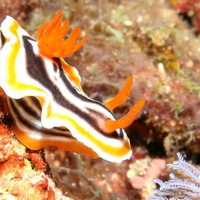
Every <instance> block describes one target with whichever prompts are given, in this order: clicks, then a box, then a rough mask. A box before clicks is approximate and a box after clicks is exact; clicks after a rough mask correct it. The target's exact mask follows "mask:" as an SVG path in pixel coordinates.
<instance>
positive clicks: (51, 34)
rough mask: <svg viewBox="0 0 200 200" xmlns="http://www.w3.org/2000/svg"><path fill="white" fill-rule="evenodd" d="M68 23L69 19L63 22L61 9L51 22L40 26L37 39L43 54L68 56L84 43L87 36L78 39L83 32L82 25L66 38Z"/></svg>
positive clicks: (50, 56)
mask: <svg viewBox="0 0 200 200" xmlns="http://www.w3.org/2000/svg"><path fill="white" fill-rule="evenodd" d="M68 25H69V20H66V21H65V22H64V23H62V12H61V11H59V12H58V13H57V14H56V16H55V17H54V18H53V20H52V21H51V22H47V23H45V24H43V25H41V26H40V27H39V29H38V33H37V39H38V47H39V50H40V53H41V54H42V55H44V56H46V57H49V58H53V57H57V58H61V57H67V56H70V55H72V54H73V53H74V52H75V51H77V50H78V49H80V48H81V47H82V46H83V45H84V43H85V41H86V39H87V37H86V36H85V37H83V38H82V39H80V40H79V41H77V40H78V38H79V36H80V34H81V30H80V27H75V28H74V29H72V31H71V33H70V36H69V37H68V38H67V39H65V38H64V37H65V36H66V34H67V33H68V31H69V27H68Z"/></svg>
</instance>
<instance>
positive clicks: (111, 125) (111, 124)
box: [105, 76, 145, 133]
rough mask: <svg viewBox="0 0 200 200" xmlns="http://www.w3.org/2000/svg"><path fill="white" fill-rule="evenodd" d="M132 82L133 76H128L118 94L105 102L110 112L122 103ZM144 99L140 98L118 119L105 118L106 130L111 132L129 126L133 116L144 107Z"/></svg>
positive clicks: (128, 92) (133, 118)
mask: <svg viewBox="0 0 200 200" xmlns="http://www.w3.org/2000/svg"><path fill="white" fill-rule="evenodd" d="M132 83H133V76H131V77H129V78H128V79H127V81H126V83H125V85H124V87H123V88H122V89H121V90H120V91H119V92H118V94H117V95H116V96H115V97H114V98H113V99H112V100H111V101H109V102H107V103H105V106H106V107H107V108H108V109H109V110H110V111H111V112H112V111H113V110H114V109H115V108H116V107H117V106H119V105H121V104H122V103H124V101H125V100H126V98H127V96H128V95H129V94H130V91H131V87H132ZM144 104H145V100H144V99H142V100H140V101H139V102H137V103H136V104H135V105H134V106H133V107H132V108H131V110H130V111H129V112H128V113H127V114H126V115H125V116H123V117H122V118H121V119H118V120H107V121H106V124H105V128H106V132H107V133H112V132H113V131H115V130H116V129H118V128H126V127H127V126H129V125H130V124H131V123H132V122H133V121H134V120H135V118H136V117H137V116H138V114H139V113H140V111H141V110H142V108H143V107H144Z"/></svg>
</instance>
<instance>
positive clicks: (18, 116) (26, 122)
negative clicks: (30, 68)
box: [8, 97, 74, 139]
mask: <svg viewBox="0 0 200 200" xmlns="http://www.w3.org/2000/svg"><path fill="white" fill-rule="evenodd" d="M27 98H31V99H32V98H35V97H27ZM8 101H9V105H10V110H11V112H12V114H13V115H14V118H15V120H16V123H17V122H18V121H19V122H20V123H21V124H23V126H24V127H26V129H30V130H34V131H36V132H38V134H41V133H42V134H44V136H45V137H46V136H51V135H54V136H56V137H67V138H71V139H74V138H73V136H72V135H71V134H70V132H69V130H68V129H66V128H52V129H47V128H44V127H42V125H41V122H40V118H38V117H37V116H36V115H32V120H30V119H29V118H28V119H27V118H25V117H24V116H26V115H27V114H29V115H30V113H29V111H30V110H31V105H29V104H28V103H27V102H30V101H26V99H24V100H23V104H21V103H22V101H21V100H17V99H11V98H9V99H8ZM18 108H23V110H20V111H19V109H18ZM33 118H34V120H33ZM36 124H38V125H37V126H36ZM19 128H20V127H19ZM22 131H23V129H22ZM27 134H28V133H27Z"/></svg>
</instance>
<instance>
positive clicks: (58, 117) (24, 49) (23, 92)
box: [0, 11, 144, 162]
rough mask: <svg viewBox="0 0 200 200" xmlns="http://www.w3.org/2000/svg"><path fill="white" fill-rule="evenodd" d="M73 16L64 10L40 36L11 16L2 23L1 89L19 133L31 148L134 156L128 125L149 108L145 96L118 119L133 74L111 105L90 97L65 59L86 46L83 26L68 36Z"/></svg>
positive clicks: (111, 157)
mask: <svg viewBox="0 0 200 200" xmlns="http://www.w3.org/2000/svg"><path fill="white" fill-rule="evenodd" d="M67 33H68V20H66V21H65V22H64V23H63V22H62V14H61V11H60V12H58V13H57V14H56V16H55V17H54V19H53V20H52V21H51V22H49V23H45V24H44V25H42V26H41V27H40V28H39V30H38V35H37V40H35V39H33V38H32V37H30V35H29V34H28V33H27V32H26V31H25V30H24V29H22V28H21V27H20V25H19V24H18V23H17V22H16V21H15V20H14V19H13V18H12V17H10V16H7V17H6V18H5V19H4V21H3V22H2V24H1V43H2V46H1V50H0V87H1V88H2V89H3V91H4V92H5V94H6V96H7V103H8V107H9V110H10V113H11V115H12V117H13V119H14V125H13V131H14V133H15V135H16V137H17V138H18V139H19V140H20V141H21V142H22V143H23V144H24V145H25V146H26V147H28V148H30V149H32V150H37V149H40V148H43V147H45V146H56V147H58V148H61V149H64V150H68V151H73V152H76V153H83V154H90V155H92V156H93V157H102V158H103V159H105V160H108V161H111V162H121V161H123V160H125V159H129V158H130V156H131V154H132V151H131V146H130V142H129V139H128V137H127V135H126V133H125V131H124V129H123V128H125V127H127V126H129V125H130V124H131V123H132V121H133V120H134V119H135V118H136V117H137V115H138V114H139V112H140V111H141V109H142V108H143V106H144V100H140V101H139V102H138V103H137V104H136V105H135V106H134V107H133V108H132V109H131V110H130V111H129V112H128V113H127V114H126V115H125V116H123V117H122V118H120V119H116V118H115V116H114V114H113V109H115V108H116V107H117V106H119V105H121V104H122V103H123V102H124V101H125V100H126V97H127V95H128V94H129V93H130V90H131V87H132V82H133V77H130V78H128V79H127V81H126V84H125V86H124V87H123V88H122V90H121V91H120V92H119V93H118V94H117V95H116V97H114V99H113V100H111V101H110V102H108V103H105V104H102V103H100V102H98V101H96V100H93V99H91V98H89V97H88V96H87V95H86V94H85V93H84V91H83V89H82V87H81V83H80V82H81V79H80V76H79V73H78V71H77V69H76V68H74V67H72V66H70V65H68V64H67V63H66V62H65V61H64V59H63V58H64V57H67V56H70V55H72V54H73V53H74V52H75V51H77V50H78V49H80V48H81V47H82V46H83V44H84V43H85V41H86V37H83V38H82V39H80V38H79V37H80V35H81V31H80V28H79V27H76V28H74V29H72V31H71V32H70V35H69V36H68V38H66V37H65V36H66V34H67Z"/></svg>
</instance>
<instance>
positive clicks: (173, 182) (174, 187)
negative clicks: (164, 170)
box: [147, 153, 200, 200]
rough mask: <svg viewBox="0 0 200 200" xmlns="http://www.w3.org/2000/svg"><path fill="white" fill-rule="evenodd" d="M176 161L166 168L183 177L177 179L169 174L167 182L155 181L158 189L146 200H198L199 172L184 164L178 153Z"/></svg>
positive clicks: (199, 194)
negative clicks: (181, 174) (179, 173)
mask: <svg viewBox="0 0 200 200" xmlns="http://www.w3.org/2000/svg"><path fill="white" fill-rule="evenodd" d="M177 156H178V159H179V160H178V161H174V162H173V164H169V165H168V167H169V168H172V169H173V170H175V171H177V172H181V173H183V174H184V175H185V176H184V177H183V178H179V177H177V176H175V175H174V174H173V173H171V174H170V180H169V181H165V182H163V181H161V180H159V179H156V180H155V183H157V184H158V185H159V186H160V188H159V190H156V191H155V195H156V196H153V197H149V198H147V200H167V199H170V200H198V199H200V171H199V170H198V169H197V168H195V167H194V166H193V165H192V164H190V163H188V162H186V161H185V160H184V158H183V156H182V155H181V154H180V153H177Z"/></svg>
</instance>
